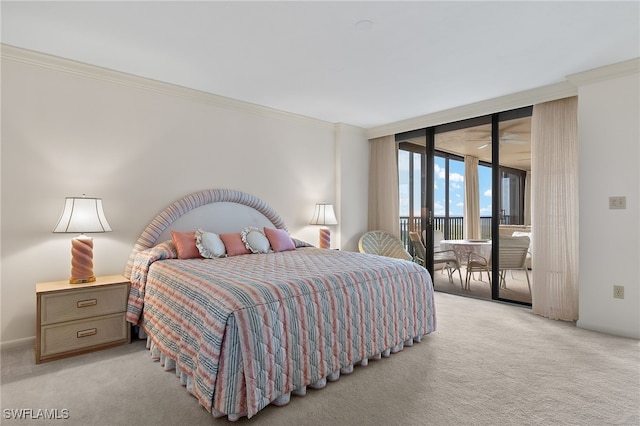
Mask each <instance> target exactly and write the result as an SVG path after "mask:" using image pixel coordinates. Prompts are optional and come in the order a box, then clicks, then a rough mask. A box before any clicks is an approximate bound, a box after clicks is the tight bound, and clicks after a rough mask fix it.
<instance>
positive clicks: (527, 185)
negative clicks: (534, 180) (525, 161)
mask: <svg viewBox="0 0 640 426" xmlns="http://www.w3.org/2000/svg"><path fill="white" fill-rule="evenodd" d="M524 224H525V225H531V172H530V171H528V172H527V176H526V178H525V181H524Z"/></svg>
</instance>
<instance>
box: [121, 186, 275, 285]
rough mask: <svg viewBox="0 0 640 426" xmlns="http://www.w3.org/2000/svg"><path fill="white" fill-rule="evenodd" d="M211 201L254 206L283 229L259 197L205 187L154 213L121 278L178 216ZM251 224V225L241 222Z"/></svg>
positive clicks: (127, 274)
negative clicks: (206, 188) (205, 188)
mask: <svg viewBox="0 0 640 426" xmlns="http://www.w3.org/2000/svg"><path fill="white" fill-rule="evenodd" d="M213 203H236V204H240V205H244V206H247V207H250V208H252V209H255V210H256V211H257V212H259V213H260V214H261V215H263V216H264V217H265V218H266V219H268V220H269V221H270V222H271V223H272V224H273V226H274V227H275V228H278V229H284V230H287V227H286V225H285V223H284V221H283V220H282V218H281V217H280V215H278V213H276V212H275V210H273V209H272V208H271V207H270V206H269V205H268V204H267V203H265V202H264V201H262V200H261V199H259V198H257V197H255V196H253V195H251V194H247V193H245V192H241V191H235V190H231V189H209V190H205V191H200V192H195V193H193V194H189V195H187V196H186V197H184V198H182V199H180V200H178V201H176V202H174V203H172V204H171V205H169V206H168V207H167V208H165V209H164V210H163V211H162V212H160V214H158V215H157V216H156V217H155V218H154V219H153V220H152V221H151V222H150V223H149V225H147V227H146V228H145V229H144V231H142V234H140V236H139V237H138V240H137V241H136V243H135V245H134V247H133V250H132V251H131V254H130V255H129V260H128V261H127V266H126V268H125V272H124V275H125V277H127V279H128V278H130V277H131V269H132V267H133V260H134V258H135V256H136V254H137V253H138V252H139V251H142V250H146V249H148V248H151V247H153V246H154V245H155V244H156V243H157V242H158V237H160V236H161V235H162V234H163V232H165V230H167V229H168V228H169V227H170V226H171V224H172V223H174V222H175V221H176V220H177V219H178V218H179V217H181V216H182V215H184V214H185V213H188V212H189V211H191V210H194V209H196V208H198V207H202V206H206V205H209V204H213ZM245 225H251V224H248V223H247V224H245Z"/></svg>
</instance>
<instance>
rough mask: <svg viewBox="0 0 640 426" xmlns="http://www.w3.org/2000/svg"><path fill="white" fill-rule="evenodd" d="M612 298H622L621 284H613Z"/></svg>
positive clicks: (622, 287) (622, 288) (622, 289)
mask: <svg viewBox="0 0 640 426" xmlns="http://www.w3.org/2000/svg"><path fill="white" fill-rule="evenodd" d="M613 298H614V299H624V286H622V285H614V286H613Z"/></svg>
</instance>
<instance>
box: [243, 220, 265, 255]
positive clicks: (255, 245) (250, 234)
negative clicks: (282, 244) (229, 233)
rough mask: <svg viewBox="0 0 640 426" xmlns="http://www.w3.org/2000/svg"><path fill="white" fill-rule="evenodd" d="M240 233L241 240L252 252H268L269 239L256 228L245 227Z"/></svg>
mask: <svg viewBox="0 0 640 426" xmlns="http://www.w3.org/2000/svg"><path fill="white" fill-rule="evenodd" d="M240 235H241V236H242V242H243V243H244V245H245V246H246V247H247V248H248V249H249V250H251V252H252V253H269V240H268V239H267V237H266V236H265V235H264V234H263V233H262V231H260V230H259V229H258V228H254V227H253V226H251V227H249V228H245V229H244V230H243V231H242V232H241V233H240Z"/></svg>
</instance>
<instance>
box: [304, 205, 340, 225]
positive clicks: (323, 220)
mask: <svg viewBox="0 0 640 426" xmlns="http://www.w3.org/2000/svg"><path fill="white" fill-rule="evenodd" d="M309 224H310V225H337V224H338V220H337V219H336V214H335V212H334V211H333V204H326V203H318V204H316V210H315V212H314V213H313V217H312V218H311V222H309Z"/></svg>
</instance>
